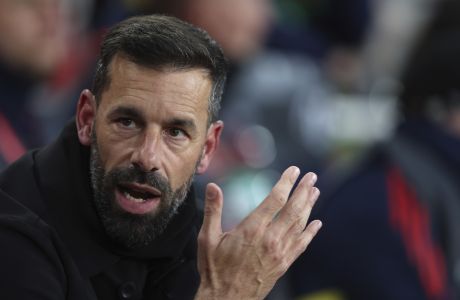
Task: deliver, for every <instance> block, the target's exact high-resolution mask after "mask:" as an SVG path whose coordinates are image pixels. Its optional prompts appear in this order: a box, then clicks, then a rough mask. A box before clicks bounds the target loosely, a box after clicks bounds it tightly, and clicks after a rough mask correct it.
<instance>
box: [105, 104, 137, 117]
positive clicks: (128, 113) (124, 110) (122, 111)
mask: <svg viewBox="0 0 460 300" xmlns="http://www.w3.org/2000/svg"><path fill="white" fill-rule="evenodd" d="M108 116H109V118H115V117H119V116H123V117H128V118H132V119H135V120H144V114H143V113H142V111H140V110H139V109H137V108H135V107H131V106H118V107H116V108H115V109H114V110H112V111H111V112H110V113H109V115H108Z"/></svg>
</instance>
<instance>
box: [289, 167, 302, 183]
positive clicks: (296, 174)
mask: <svg viewBox="0 0 460 300" xmlns="http://www.w3.org/2000/svg"><path fill="white" fill-rule="evenodd" d="M290 173H291V179H292V181H296V180H297V177H299V174H300V170H299V168H297V167H291V170H290Z"/></svg>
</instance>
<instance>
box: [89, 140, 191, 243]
mask: <svg viewBox="0 0 460 300" xmlns="http://www.w3.org/2000/svg"><path fill="white" fill-rule="evenodd" d="M197 164H198V163H197ZM195 169H196V168H195ZM90 172H91V184H92V188H93V201H94V205H95V208H96V212H97V214H98V216H99V219H100V220H101V222H102V225H103V227H104V230H105V232H106V233H107V235H108V236H109V237H110V238H111V239H112V240H113V241H114V242H116V243H118V244H121V245H123V246H125V247H127V248H129V249H135V248H139V247H142V246H145V245H148V244H149V243H151V242H152V241H153V240H155V239H156V238H158V237H159V236H160V235H161V234H162V233H163V232H164V230H165V229H166V227H167V225H168V224H169V222H170V221H171V219H172V218H173V217H174V215H175V214H177V211H178V208H179V207H180V205H181V204H182V203H183V202H184V200H185V198H186V196H187V193H188V191H189V189H190V186H191V184H192V181H193V177H194V174H195V172H192V174H191V175H190V177H189V178H188V180H187V181H186V182H185V183H184V184H183V185H182V186H180V187H179V188H178V189H176V190H173V189H172V188H171V185H170V184H169V182H168V180H167V179H166V178H165V177H164V176H162V175H161V174H159V173H158V172H146V171H143V170H141V169H140V167H138V166H136V165H133V166H130V167H118V168H115V169H113V170H111V171H109V172H106V171H105V169H104V167H103V166H102V161H101V158H100V155H99V149H98V144H97V138H96V136H95V135H93V136H92V142H91V157H90ZM127 183H138V184H144V185H149V186H151V187H153V188H155V189H157V190H158V191H160V192H161V199H160V203H159V204H158V206H157V207H156V209H155V210H154V211H153V212H150V213H146V214H142V215H137V214H132V213H129V212H127V211H125V210H123V209H122V208H121V207H120V206H119V205H118V204H117V202H116V200H115V192H116V190H117V189H119V187H120V184H127Z"/></svg>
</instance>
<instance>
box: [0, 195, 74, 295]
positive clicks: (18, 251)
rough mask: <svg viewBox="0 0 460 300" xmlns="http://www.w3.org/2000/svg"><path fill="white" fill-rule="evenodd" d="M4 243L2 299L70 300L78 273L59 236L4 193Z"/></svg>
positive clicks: (0, 213) (0, 217) (0, 239)
mask: <svg viewBox="0 0 460 300" xmlns="http://www.w3.org/2000/svg"><path fill="white" fill-rule="evenodd" d="M0 243H1V245H2V247H0V265H1V266H2V268H1V272H0V291H1V295H2V298H5V299H50V300H51V299H65V298H66V297H67V296H68V292H69V290H70V289H71V286H69V284H70V285H73V284H74V282H75V280H70V279H71V278H72V277H73V278H75V275H76V272H77V271H76V268H75V267H74V265H73V262H72V260H71V259H70V256H69V255H68V253H67V252H66V251H65V248H64V247H63V246H62V243H61V241H60V240H59V238H58V236H57V234H56V233H55V231H54V230H53V229H52V228H51V227H50V226H48V225H47V224H46V223H45V222H44V221H43V220H42V219H41V218H40V217H38V216H37V215H36V214H35V213H33V212H32V211H30V210H29V209H28V208H26V207H25V206H23V205H22V204H20V203H19V202H17V201H16V200H15V199H13V198H11V197H10V196H9V195H7V194H6V193H4V192H3V191H1V190H0ZM77 277H78V276H77ZM69 282H70V283H69ZM82 299H83V298H82Z"/></svg>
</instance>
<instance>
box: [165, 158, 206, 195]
mask: <svg viewBox="0 0 460 300" xmlns="http://www.w3.org/2000/svg"><path fill="white" fill-rule="evenodd" d="M200 158H201V150H199V151H197V150H194V151H188V152H187V153H181V154H180V155H176V154H174V153H168V155H165V170H166V173H167V177H168V180H169V183H170V185H171V187H172V188H173V189H174V190H176V189H177V188H179V187H181V186H182V185H183V184H184V183H185V182H186V181H188V180H189V178H190V177H191V176H192V175H193V174H194V173H195V170H196V166H197V163H198V161H199V159H200Z"/></svg>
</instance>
